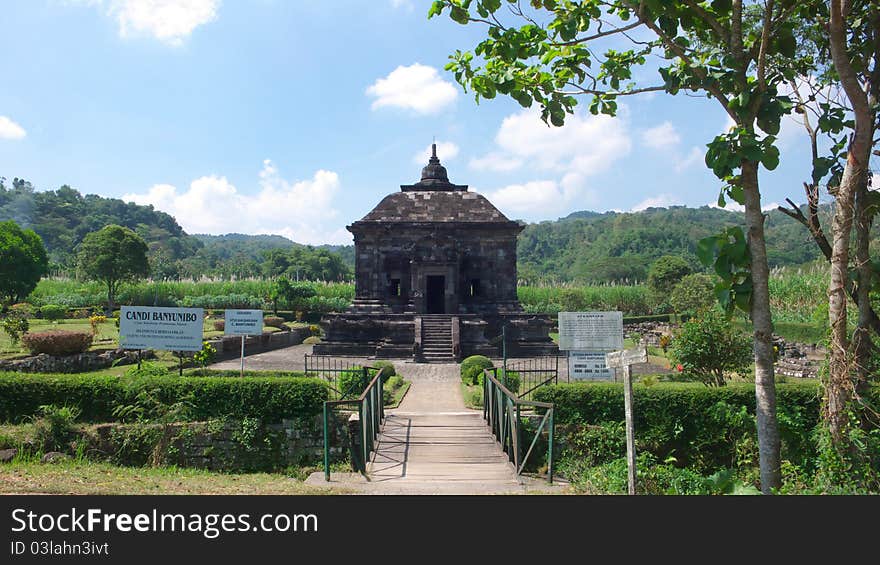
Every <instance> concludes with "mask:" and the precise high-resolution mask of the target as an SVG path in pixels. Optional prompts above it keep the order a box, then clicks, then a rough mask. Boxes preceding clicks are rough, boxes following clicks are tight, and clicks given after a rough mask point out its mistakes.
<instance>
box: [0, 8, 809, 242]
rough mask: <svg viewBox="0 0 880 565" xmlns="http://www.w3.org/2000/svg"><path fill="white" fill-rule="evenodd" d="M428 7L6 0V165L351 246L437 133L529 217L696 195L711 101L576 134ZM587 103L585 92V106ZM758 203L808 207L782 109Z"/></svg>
mask: <svg viewBox="0 0 880 565" xmlns="http://www.w3.org/2000/svg"><path fill="white" fill-rule="evenodd" d="M429 5H430V2H428V1H427V0H374V1H372V2H364V1H363V0H351V1H343V0H337V1H334V2H294V1H282V0H225V1H220V0H27V1H25V0H22V1H8V2H4V9H3V12H4V14H3V16H4V18H3V19H4V23H5V25H4V41H3V48H2V49H0V73H2V76H3V79H4V87H3V88H2V89H0V176H5V177H7V178H9V179H11V178H13V177H22V178H26V179H28V180H30V181H31V182H33V183H34V185H36V186H37V187H38V189H44V190H45V189H55V188H58V187H59V186H61V185H62V184H69V185H70V186H72V187H74V188H76V189H78V190H79V191H80V192H83V193H91V194H100V195H102V196H108V197H117V198H124V199H126V200H130V201H135V202H139V203H151V204H153V205H154V206H156V207H157V208H158V209H161V210H164V211H167V212H169V213H171V214H173V215H174V216H175V217H176V218H177V220H178V222H179V223H180V224H181V225H182V226H183V227H184V229H186V230H187V231H188V232H189V233H229V232H240V233H279V234H282V235H285V236H287V237H289V238H291V239H293V240H294V241H297V242H301V243H311V244H319V243H349V242H350V234H348V232H347V231H345V226H346V225H347V224H350V223H351V222H353V221H355V220H357V219H359V218H361V217H362V216H363V215H365V214H366V213H367V212H368V211H369V210H370V209H371V208H372V207H373V206H375V204H376V203H378V202H379V200H381V198H382V197H383V196H385V195H386V194H388V193H390V192H393V191H396V190H399V185H400V184H410V183H412V182H415V181H417V180H418V177H419V172H420V170H421V167H422V165H423V164H424V162H425V161H426V160H427V156H428V154H427V151H428V149H429V147H430V144H431V141H432V138H433V137H434V136H436V139H437V142H438V145H439V156H440V159H441V161H442V162H443V164H444V165H446V167H447V169H448V171H449V176H450V180H451V181H452V182H455V183H458V184H468V185H470V186H471V187H472V189H475V190H477V191H479V192H481V193H483V194H485V195H487V196H488V197H489V198H490V200H492V201H493V202H494V203H495V204H496V205H497V206H498V207H499V208H500V209H501V210H502V211H503V212H505V213H506V214H507V215H508V216H509V217H511V218H515V219H524V220H527V221H530V222H535V221H541V220H548V219H556V218H558V217H561V216H565V215H567V214H569V213H571V212H573V211H577V210H595V211H606V210H638V209H643V208H645V207H647V206H649V205H655V206H658V205H659V206H664V205H672V204H684V205H688V206H702V205H705V204H708V203H710V202H714V201H715V200H716V199H717V196H718V189H719V186H720V184H719V182H718V181H717V180H716V179H715V178H714V176H713V175H712V174H711V172H710V171H709V170H708V169H706V167H705V165H704V164H703V154H704V152H705V144H706V143H707V142H709V141H710V140H711V139H712V137H714V135H716V134H717V133H719V132H721V131H722V130H723V129H724V128H725V125H726V122H727V118H726V116H725V114H724V113H723V112H722V111H721V109H720V107H719V106H718V105H717V103H715V102H713V101H709V100H704V99H700V98H694V97H687V96H677V97H670V96H668V95H665V94H662V93H660V94H654V95H651V96H648V97H631V98H628V99H626V100H625V102H624V103H623V105H622V106H623V108H622V111H621V113H620V116H618V117H617V118H613V119H612V118H608V117H594V116H590V115H589V114H588V113H586V111H585V109H581V110H579V111H578V114H577V115H576V116H575V117H573V118H571V117H570V118H569V119H568V123H567V125H566V126H565V127H564V128H548V127H547V126H546V125H544V124H543V123H542V122H541V121H540V120H539V118H538V117H537V112H536V110H535V109H533V110H524V109H522V108H521V107H520V106H519V105H518V104H516V103H515V102H513V101H512V100H509V99H506V98H498V99H495V100H491V101H483V102H481V103H480V105H479V106H478V105H476V104H475V103H474V99H473V97H472V96H471V95H470V94H466V93H463V92H462V90H461V88H460V87H459V86H458V85H457V84H456V83H455V82H454V79H453V78H452V76H451V74H450V73H447V72H446V71H444V70H443V66H444V65H445V63H446V62H447V56H448V55H449V54H450V53H452V52H453V51H454V50H455V49H457V48H460V49H465V48H471V47H472V46H473V45H475V44H476V42H477V41H478V40H479V39H480V38H481V33H482V30H481V29H480V28H478V27H475V26H460V25H458V24H455V23H454V22H452V21H450V20H449V19H448V18H445V17H444V18H435V19H433V20H430V21H428V20H427V19H426V13H427V9H428V6H429ZM583 102H584V103H583V104H582V105H583V106H584V108H585V107H586V100H584V101H583ZM780 144H781V148H782V162H781V165H780V167H779V168H778V169H777V170H776V171H774V172H772V173H768V172H766V171H764V172H762V178H761V182H762V194H763V201H764V202H765V204H766V205H767V206H771V205H772V204H773V203H775V202H783V201H784V199H785V198H786V197H791V198H793V199H794V200H796V201H802V200H803V196H802V194H803V193H802V188H801V182H802V181H803V180H804V179H806V178H807V176H808V174H809V168H808V167H809V153H808V147H807V144H806V138H805V137H804V135H803V134H801V133H800V130H799V128H798V126H797V125H795V124H794V123H793V122H788V123H787V124H785V125H784V126H783V132H782V134H781V136H780Z"/></svg>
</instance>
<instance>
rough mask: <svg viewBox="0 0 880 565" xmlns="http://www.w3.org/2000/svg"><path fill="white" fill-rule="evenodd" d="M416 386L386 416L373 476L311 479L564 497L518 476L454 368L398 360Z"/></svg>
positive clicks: (363, 486)
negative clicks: (466, 396)
mask: <svg viewBox="0 0 880 565" xmlns="http://www.w3.org/2000/svg"><path fill="white" fill-rule="evenodd" d="M395 367H396V368H397V371H398V373H400V374H402V375H403V377H404V378H405V379H407V380H409V381H410V382H411V383H412V385H411V386H410V389H409V391H408V392H407V394H406V396H405V397H404V399H403V402H401V404H400V406H399V407H398V408H397V409H395V410H388V411H386V413H385V425H384V426H383V429H382V433H381V434H380V435H379V438H378V441H377V443H376V448H375V452H374V454H373V459H372V461H371V462H370V465H369V467H368V469H367V471H368V472H367V475H368V478H365V477H363V476H362V475H360V474H357V473H333V474H331V477H330V478H331V481H330V482H329V483H327V482H325V481H324V475H323V473H314V474H313V475H312V476H310V477H309V478H308V480H307V481H306V482H307V483H308V484H312V485H315V486H320V485H324V486H339V485H340V484H342V485H344V486H345V487H346V488H348V489H351V490H354V491H356V492H360V493H362V494H515V493H527V492H528V493H536V492H547V493H550V492H560V491H561V490H562V489H564V486H563V485H561V484H556V485H553V486H551V485H548V484H547V483H546V481H543V480H534V479H529V478H521V477H517V475H516V473H515V472H514V468H513V464H512V463H510V461H509V459H508V457H507V454H505V453H504V452H503V451H502V450H501V447H500V446H499V445H498V443H497V442H496V441H495V438H494V437H493V436H492V433H491V432H490V430H489V427H488V426H487V425H486V423H485V422H484V421H483V415H482V412H481V411H477V410H469V409H468V408H465V406H464V401H463V399H462V396H461V385H460V382H461V378H460V376H459V368H458V365H457V364H448V365H447V364H427V363H412V362H408V361H396V362H395Z"/></svg>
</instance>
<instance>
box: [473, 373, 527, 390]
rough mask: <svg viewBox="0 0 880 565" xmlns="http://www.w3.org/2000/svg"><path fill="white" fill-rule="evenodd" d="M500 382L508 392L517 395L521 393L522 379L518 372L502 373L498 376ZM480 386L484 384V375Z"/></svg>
mask: <svg viewBox="0 0 880 565" xmlns="http://www.w3.org/2000/svg"><path fill="white" fill-rule="evenodd" d="M498 380H499V381H500V382H501V384H503V385H504V386H505V387H506V388H507V390H509V391H510V392H512V393H514V394H516V393H518V392H519V387H520V377H519V373H517V372H516V371H507V372H505V371H501V372H499V374H498ZM479 384H480V385H482V384H483V373H480V378H479Z"/></svg>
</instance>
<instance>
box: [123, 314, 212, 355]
mask: <svg viewBox="0 0 880 565" xmlns="http://www.w3.org/2000/svg"><path fill="white" fill-rule="evenodd" d="M204 317H205V316H204V310H203V309H202V308H162V307H158V306H123V307H122V310H121V312H120V317H119V346H120V347H122V348H123V349H160V350H165V351H201V350H202V336H203V335H204V334H203V331H202V330H203V329H204Z"/></svg>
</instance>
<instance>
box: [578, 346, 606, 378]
mask: <svg viewBox="0 0 880 565" xmlns="http://www.w3.org/2000/svg"><path fill="white" fill-rule="evenodd" d="M568 376H569V378H571V379H573V380H611V379H613V378H614V371H613V370H612V369H609V368H608V367H606V366H605V352H604V351H569V352H568Z"/></svg>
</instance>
